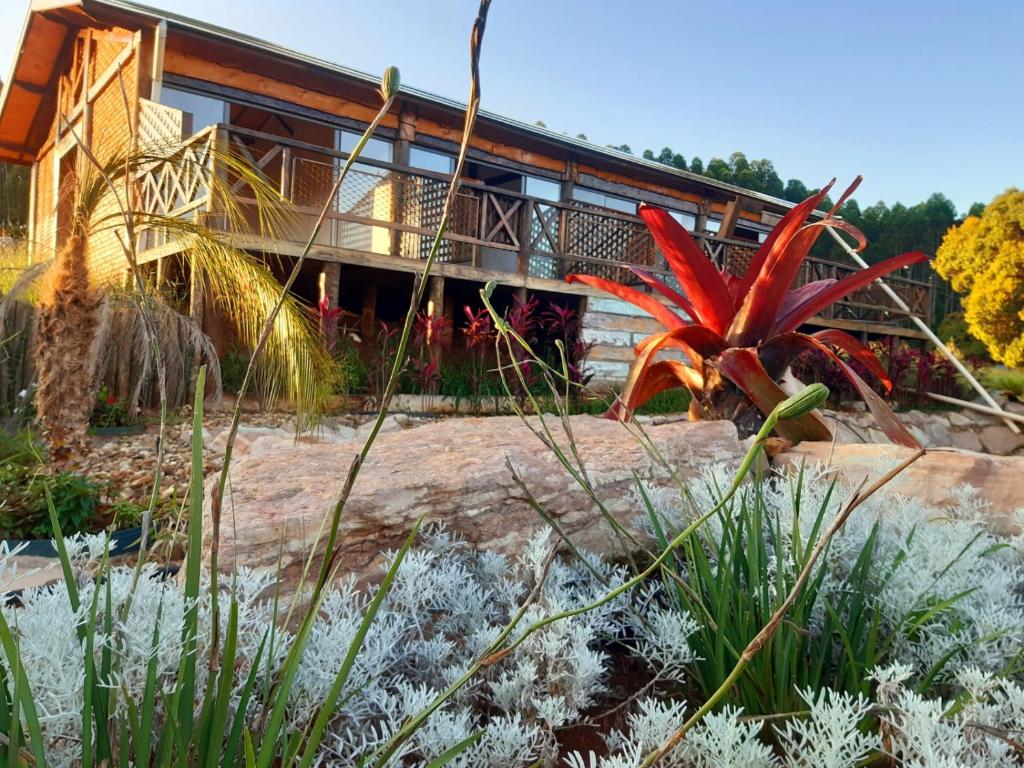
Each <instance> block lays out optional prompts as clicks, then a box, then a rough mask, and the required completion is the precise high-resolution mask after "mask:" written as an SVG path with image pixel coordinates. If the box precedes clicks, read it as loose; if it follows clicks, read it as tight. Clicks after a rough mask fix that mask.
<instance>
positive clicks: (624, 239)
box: [143, 125, 931, 325]
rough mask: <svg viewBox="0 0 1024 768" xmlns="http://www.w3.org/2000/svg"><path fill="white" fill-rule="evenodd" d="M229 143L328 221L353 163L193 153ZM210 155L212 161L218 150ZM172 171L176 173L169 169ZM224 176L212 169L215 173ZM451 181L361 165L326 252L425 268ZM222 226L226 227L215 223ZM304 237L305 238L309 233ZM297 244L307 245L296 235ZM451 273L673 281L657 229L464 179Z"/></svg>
mask: <svg viewBox="0 0 1024 768" xmlns="http://www.w3.org/2000/svg"><path fill="white" fill-rule="evenodd" d="M213 141H217V142H221V143H222V144H224V145H227V146H229V147H230V148H231V149H232V150H233V151H235V152H237V153H239V154H241V155H242V156H243V157H244V158H245V159H246V160H247V161H248V162H249V163H250V164H251V165H252V167H254V168H256V169H258V170H259V171H260V172H261V173H262V174H263V175H264V176H265V177H266V179H267V180H268V181H270V182H271V183H273V184H274V185H275V186H276V187H277V188H278V190H279V192H280V194H281V196H282V197H283V198H285V199H287V200H289V201H291V203H292V204H293V206H294V207H295V208H296V210H297V211H298V213H299V215H300V218H308V219H311V218H312V217H314V216H315V215H317V214H318V213H319V212H320V210H321V208H322V206H323V204H324V202H325V200H326V198H327V196H328V195H329V194H330V191H331V189H332V187H333V184H334V181H335V180H336V178H337V174H338V173H339V171H340V168H341V165H342V164H343V162H344V160H345V159H346V158H347V157H348V155H347V154H346V153H344V152H339V151H335V150H331V149H326V148H324V147H320V146H316V145H312V144H306V143H304V142H301V141H296V140H293V139H289V138H285V137H281V136H276V135H271V134H266V133H261V132H257V131H252V130H248V129H243V128H237V127H233V126H225V125H219V126H215V127H214V128H211V129H207V131H204V132H203V133H201V134H198V135H197V136H195V137H192V139H190V140H189V141H188V142H186V143H185V144H184V145H183V148H182V152H188V153H193V155H194V157H195V158H196V159H197V160H198V161H201V160H202V157H203V155H202V150H201V147H204V146H209V142H213ZM207 153H208V150H207ZM170 165H173V163H170ZM211 172H213V171H212V170H211V169H209V168H207V170H206V171H205V173H211ZM151 175H153V177H154V178H152V179H146V180H144V182H143V188H144V189H146V190H149V192H148V193H147V194H148V196H147V198H146V203H147V204H151V205H153V206H154V207H155V208H157V209H159V210H160V211H161V212H163V213H171V212H173V211H181V212H182V213H183V214H189V213H190V212H191V211H193V210H196V209H197V208H201V207H202V206H203V205H204V204H207V203H208V202H209V198H208V187H206V186H204V184H203V179H204V178H209V177H208V176H206V177H204V176H203V173H194V174H191V175H190V174H185V175H182V174H174V173H172V172H171V169H170V168H169V167H167V168H165V167H155V168H154V169H153V171H152V172H151ZM449 182H450V177H449V176H447V175H445V174H440V173H434V172H431V171H426V170H423V169H419V168H412V167H408V166H403V165H399V164H396V163H388V162H382V161H378V160H373V159H369V158H365V159H360V160H359V161H358V162H357V163H356V164H355V165H353V167H352V169H351V170H350V171H349V174H348V176H346V178H345V181H344V183H343V184H342V186H341V188H340V190H339V192H338V194H337V196H336V197H335V199H334V200H332V201H331V205H330V207H329V210H328V214H327V216H328V222H329V226H327V227H325V228H324V229H323V231H322V233H321V236H320V238H319V240H318V245H323V246H329V247H334V248H339V249H346V250H349V251H355V252H363V253H376V254H380V255H383V256H391V257H395V258H402V259H414V260H421V259H424V258H426V256H427V253H428V251H429V249H430V246H431V243H432V241H433V237H434V233H435V232H436V230H437V227H438V224H439V223H440V218H441V212H442V208H443V206H444V200H445V196H446V193H447V189H448V184H449ZM228 184H229V188H230V190H231V192H232V194H233V195H235V196H236V199H237V200H238V201H239V202H241V203H242V204H243V205H244V204H246V203H251V202H252V200H251V198H250V197H247V191H246V188H245V184H244V182H242V181H237V182H235V183H234V184H231V180H230V179H229V180H228ZM210 220H211V221H216V217H215V216H213V217H211V219H210ZM300 229H301V227H300ZM695 237H696V239H697V241H698V242H699V243H700V245H701V247H702V248H703V250H704V252H705V253H707V255H708V257H709V258H710V259H712V260H713V261H714V262H715V263H716V264H717V265H718V266H719V267H720V268H725V269H728V270H729V271H732V272H733V273H740V272H742V271H743V270H744V269H745V268H746V266H747V265H748V264H749V263H750V259H751V258H752V257H753V254H754V253H755V252H756V249H757V244H756V243H753V242H750V241H745V240H734V239H725V238H719V237H715V236H711V235H695ZM295 239H296V240H297V241H299V240H302V239H304V233H303V236H302V237H300V236H298V235H297V236H296V237H295ZM438 258H439V260H440V261H442V262H447V263H452V264H464V265H466V266H470V267H477V268H480V269H484V270H492V271H498V272H510V273H518V274H524V275H527V276H530V277H535V278H548V279H555V280H559V279H564V277H565V276H566V275H567V274H572V273H577V274H580V273H582V274H590V275H597V276H600V277H605V278H608V279H611V280H616V281H619V282H624V283H632V284H637V282H638V281H637V280H636V278H635V276H634V275H633V273H631V272H630V271H629V267H631V266H633V267H642V268H643V269H645V270H647V271H649V272H652V273H654V274H655V275H658V276H659V277H661V278H663V279H665V280H667V281H668V282H670V283H671V282H674V278H673V276H672V274H671V272H670V270H669V269H668V268H667V265H666V263H665V259H664V257H663V256H662V254H661V253H660V252H659V251H658V249H657V247H656V246H655V243H654V240H653V238H652V237H651V235H650V233H649V232H648V230H647V227H646V226H645V225H644V224H643V222H642V221H641V220H640V219H639V218H638V217H636V216H630V215H626V214H622V213H618V212H614V211H610V210H607V209H604V208H597V207H592V206H587V205H583V204H580V203H576V202H566V201H552V200H545V199H541V198H534V197H529V196H527V195H523V194H520V193H518V192H513V191H510V190H506V189H502V188H498V187H492V186H488V185H487V184H484V183H481V182H478V181H474V180H472V179H464V180H463V183H462V185H461V186H460V189H459V193H458V195H457V197H456V201H455V205H454V208H453V211H452V217H451V221H450V224H449V229H448V231H447V233H446V234H445V238H444V242H443V245H442V249H441V251H440V253H439V255H438ZM857 269H858V268H857V267H856V266H854V265H852V264H851V265H847V264H839V263H834V262H829V261H823V260H820V259H814V258H809V259H808V260H807V262H806V264H805V266H804V269H803V270H802V272H801V274H800V276H799V277H798V280H797V284H798V285H801V284H804V283H806V282H810V281H812V280H821V279H825V278H842V277H843V276H845V275H846V274H850V273H853V272H855V271H857ZM886 281H887V282H888V283H889V284H890V285H891V286H892V287H893V288H894V289H895V290H896V292H897V293H898V294H899V295H900V296H901V297H902V298H903V299H904V301H906V302H907V304H908V305H909V306H910V307H911V309H912V311H913V312H914V313H915V314H917V315H918V316H920V317H921V318H922V319H924V320H925V321H926V322H927V321H928V320H929V319H930V308H931V285H930V283H929V282H927V281H924V280H911V279H907V278H904V277H898V276H897V277H889V278H886ZM824 316H825V317H829V318H834V319H837V320H849V321H856V322H860V323H881V324H887V325H895V324H898V323H901V322H904V321H905V315H904V314H903V313H901V312H899V311H898V310H897V309H896V308H895V306H893V304H892V302H891V300H890V299H888V297H887V296H885V295H884V294H883V293H882V292H881V290H880V289H879V288H877V286H871V287H869V288H865V289H863V290H860V291H857V292H856V293H855V294H853V295H852V296H848V297H846V299H844V300H843V301H840V302H837V303H836V304H835V305H833V307H831V308H830V309H829V310H828V311H827V313H826V314H825V315H824Z"/></svg>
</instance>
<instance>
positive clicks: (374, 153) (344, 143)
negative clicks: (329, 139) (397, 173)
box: [334, 130, 392, 163]
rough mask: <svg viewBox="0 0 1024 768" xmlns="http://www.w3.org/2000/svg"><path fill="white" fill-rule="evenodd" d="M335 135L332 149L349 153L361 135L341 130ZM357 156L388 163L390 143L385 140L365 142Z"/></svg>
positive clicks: (390, 149)
mask: <svg viewBox="0 0 1024 768" xmlns="http://www.w3.org/2000/svg"><path fill="white" fill-rule="evenodd" d="M336 133H337V135H336V137H335V139H334V141H335V147H334V148H335V149H337V150H338V151H340V152H351V151H352V150H353V149H355V148H356V142H358V141H359V137H360V136H361V135H362V134H359V133H356V132H354V131H343V130H339V131H337V132H336ZM359 156H360V157H365V158H369V159H370V160H381V161H383V162H385V163H390V162H391V157H392V147H391V142H390V141H387V140H385V139H372V138H371V139H370V140H368V141H367V142H366V146H364V147H363V151H362V152H360V153H359Z"/></svg>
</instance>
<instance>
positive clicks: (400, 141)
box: [391, 101, 417, 257]
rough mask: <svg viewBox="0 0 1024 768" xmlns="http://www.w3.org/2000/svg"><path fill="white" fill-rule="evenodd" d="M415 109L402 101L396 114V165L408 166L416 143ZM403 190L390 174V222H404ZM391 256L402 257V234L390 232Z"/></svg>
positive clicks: (394, 151)
mask: <svg viewBox="0 0 1024 768" xmlns="http://www.w3.org/2000/svg"><path fill="white" fill-rule="evenodd" d="M416 117H417V115H416V108H415V107H414V106H411V105H410V104H408V103H407V102H405V101H403V102H402V105H401V107H400V108H399V112H398V136H397V137H396V139H395V143H394V149H393V150H392V151H393V153H394V154H393V156H392V159H393V161H394V162H395V164H396V165H409V153H410V149H411V147H412V143H413V142H414V141H416ZM404 192H405V189H404V186H403V183H402V178H401V177H400V176H399V175H398V174H397V173H396V172H395V171H392V172H391V221H393V222H395V223H400V222H403V221H404V220H405V216H404V215H403V214H404V212H403V210H402V209H403V207H404V205H405V200H404V197H405V194H404ZM391 255H392V256H397V257H401V256H402V232H401V230H398V229H392V230H391Z"/></svg>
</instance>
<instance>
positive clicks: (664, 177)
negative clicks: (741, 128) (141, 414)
mask: <svg viewBox="0 0 1024 768" xmlns="http://www.w3.org/2000/svg"><path fill="white" fill-rule="evenodd" d="M161 21H165V22H166V23H167V25H168V28H169V29H172V30H176V31H178V32H179V33H184V34H186V35H190V36H199V37H202V38H206V39H213V40H216V41H220V42H222V43H226V44H230V45H232V46H239V47H241V48H243V49H247V51H248V52H252V53H258V54H259V55H261V56H270V57H275V58H279V59H283V60H285V61H288V62H289V63H291V64H293V65H299V66H301V67H304V68H308V69H312V70H315V71H318V72H320V73H321V74H322V75H328V76H331V77H342V78H345V79H346V80H348V81H350V82H356V83H359V84H361V85H363V86H364V87H372V88H374V89H375V88H376V87H377V85H378V83H379V79H378V78H375V77H373V76H371V75H368V74H366V73H365V72H360V71H358V70H355V69H351V68H349V67H344V66H341V65H339V64H336V63H334V62H331V61H327V60H325V59H321V58H318V57H315V56H310V55H308V54H304V53H301V52H298V51H294V50H291V49H289V48H285V47H283V46H280V45H276V44H274V43H270V42H267V41H264V40H260V39H258V38H255V37H252V36H249V35H245V34H242V33H238V32H234V31H232V30H229V29H225V28H223V27H218V26H216V25H213V24H207V23H205V22H201V21H197V20H195V19H191V18H188V17H185V16H181V15H179V14H176V13H173V12H169V11H163V10H159V9H156V8H152V7H149V6H145V5H141V4H139V3H135V2H131V0H34V2H33V3H32V5H31V7H30V9H29V14H28V17H27V19H26V22H25V28H24V31H23V32H22V37H21V42H20V44H19V47H18V49H17V52H16V58H15V63H14V67H13V72H12V75H11V77H10V79H9V81H8V82H7V84H6V85H5V87H4V90H3V94H2V96H0V160H9V161H13V162H20V163H27V162H32V160H33V159H34V158H35V156H36V153H37V151H38V149H39V148H40V147H41V146H42V144H43V143H44V142H45V140H46V135H47V133H48V129H49V126H50V124H51V122H52V115H53V109H54V108H55V102H56V91H57V85H56V73H58V72H59V71H60V69H61V67H60V64H61V61H60V57H61V56H62V55H65V51H66V50H67V48H68V46H67V41H68V40H69V39H70V38H72V37H73V36H74V34H75V33H77V30H78V29H79V28H81V27H84V26H88V25H96V24H110V23H116V24H119V25H122V26H124V27H127V28H136V29H138V28H141V27H149V26H153V25H155V24H157V23H158V22H161ZM26 51H31V55H30V56H27V55H25V52H26ZM401 95H402V96H403V97H404V98H406V99H408V100H410V101H413V102H416V103H419V104H420V105H422V106H423V107H425V108H427V109H429V110H438V111H441V112H444V113H448V114H450V113H451V112H453V111H454V112H459V113H462V112H464V111H465V109H466V105H465V104H463V103H460V102H458V101H456V100H453V99H449V98H446V97H443V96H439V95H437V94H433V93H429V92H427V91H423V90H420V89H417V88H412V87H410V86H407V85H404V84H403V85H402V87H401ZM478 126H479V127H480V128H481V129H483V130H490V131H492V132H499V133H504V134H511V135H515V136H516V137H518V140H519V141H524V140H525V141H529V142H531V143H534V144H537V145H543V146H547V147H557V148H560V149H561V150H562V152H563V153H566V154H568V155H569V156H571V157H572V158H573V159H577V160H579V161H581V162H594V163H595V164H597V165H602V166H606V167H607V166H613V167H617V168H619V169H620V170H623V171H626V172H632V173H634V174H638V175H643V176H647V177H650V178H656V179H658V180H660V182H661V183H665V184H667V185H675V186H678V185H683V186H699V187H701V188H702V189H705V190H708V189H711V190H714V191H715V192H716V193H717V195H716V196H718V197H719V198H720V199H722V198H738V199H739V200H741V201H744V202H745V203H747V204H751V203H752V204H754V205H764V206H767V208H768V209H769V210H771V211H772V212H775V213H782V212H784V211H785V210H787V209H788V208H791V207H792V205H793V204H792V203H790V202H787V201H785V200H781V199H779V198H776V197H773V196H771V195H765V194H762V193H759V192H753V191H751V190H749V189H743V188H742V187H737V186H735V185H732V184H727V183H724V182H720V181H716V180H715V179H711V178H708V177H707V176H703V175H701V174H697V173H692V172H690V171H683V170H678V169H675V168H671V167H669V166H666V165H663V164H661V163H658V162H657V161H653V160H645V159H643V158H640V157H636V156H634V155H630V154H626V153H624V152H619V151H618V150H614V149H610V148H605V147H601V146H598V145H596V144H591V143H590V142H587V141H583V140H580V139H575V138H573V137H571V136H567V135H565V134H561V133H557V132H555V131H551V130H548V129H547V128H542V127H540V126H536V125H531V124H529V123H524V122H522V121H519V120H515V119H512V118H509V117H505V116H503V115H499V114H496V113H493V112H487V111H485V110H481V111H480V113H479V116H478Z"/></svg>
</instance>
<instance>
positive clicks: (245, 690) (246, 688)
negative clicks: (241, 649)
mask: <svg viewBox="0 0 1024 768" xmlns="http://www.w3.org/2000/svg"><path fill="white" fill-rule="evenodd" d="M266 643H267V635H266V634H264V635H263V638H262V639H261V640H260V646H259V648H258V649H257V650H256V657H255V658H254V659H253V660H252V666H251V667H250V669H249V675H248V676H247V677H246V679H245V685H243V686H242V691H241V693H240V694H239V697H238V708H237V709H236V710H235V718H234V722H233V723H232V725H231V732H230V734H229V735H228V739H227V742H226V743H225V744H224V752H223V756H222V760H221V766H223V768H230V766H233V765H234V764H235V756H236V754H237V752H238V747H239V745H240V744H241V742H242V732H243V730H244V729H245V713H246V711H247V710H248V709H249V700H250V699H251V698H252V691H253V688H254V687H255V685H256V676H257V675H258V674H259V669H260V662H261V660H262V659H263V652H264V649H265V648H266Z"/></svg>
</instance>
